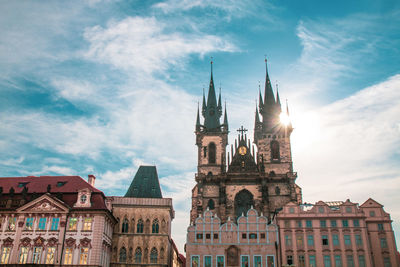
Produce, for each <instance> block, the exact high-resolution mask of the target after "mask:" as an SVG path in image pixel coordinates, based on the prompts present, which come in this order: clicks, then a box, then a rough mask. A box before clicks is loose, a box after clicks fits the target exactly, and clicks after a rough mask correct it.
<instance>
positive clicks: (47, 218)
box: [0, 175, 116, 267]
mask: <svg viewBox="0 0 400 267" xmlns="http://www.w3.org/2000/svg"><path fill="white" fill-rule="evenodd" d="M94 181H95V177H94V176H92V175H90V176H89V182H86V181H84V180H83V179H82V178H81V177H79V176H40V177H34V176H28V177H12V178H10V177H2V178H0V192H1V193H0V240H1V243H0V246H1V254H0V264H36V265H44V264H46V266H55V265H57V266H64V265H89V266H103V267H107V266H109V263H110V259H111V241H112V231H113V226H114V224H115V223H116V220H115V218H114V216H113V215H112V214H111V205H110V203H108V201H107V199H106V197H105V196H104V194H103V192H101V191H100V190H98V189H96V188H95V187H94Z"/></svg>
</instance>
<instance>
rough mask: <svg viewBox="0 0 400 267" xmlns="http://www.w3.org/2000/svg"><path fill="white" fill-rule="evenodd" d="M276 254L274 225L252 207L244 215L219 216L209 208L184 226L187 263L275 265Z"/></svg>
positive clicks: (218, 266)
mask: <svg viewBox="0 0 400 267" xmlns="http://www.w3.org/2000/svg"><path fill="white" fill-rule="evenodd" d="M277 256H278V227H277V226H276V225H275V224H268V218H266V217H264V216H263V215H262V214H261V216H259V215H258V213H257V211H256V210H255V209H253V208H251V209H249V210H248V212H247V216H244V215H243V216H241V217H239V218H238V221H237V224H236V223H235V222H234V221H232V220H231V219H230V218H229V219H228V221H227V222H226V223H224V224H222V225H221V220H220V219H219V218H218V217H217V215H216V214H213V212H212V211H210V210H207V211H205V212H204V215H203V217H198V218H197V219H196V221H195V225H190V226H189V228H188V234H187V241H186V259H187V266H188V267H199V266H204V267H211V266H216V267H224V266H243V267H245V266H257V267H258V266H260V267H261V266H267V267H275V266H277V265H276V262H277V260H278V259H277Z"/></svg>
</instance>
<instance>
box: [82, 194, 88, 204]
mask: <svg viewBox="0 0 400 267" xmlns="http://www.w3.org/2000/svg"><path fill="white" fill-rule="evenodd" d="M86 200H87V196H86V195H82V196H81V203H82V204H84V203H86Z"/></svg>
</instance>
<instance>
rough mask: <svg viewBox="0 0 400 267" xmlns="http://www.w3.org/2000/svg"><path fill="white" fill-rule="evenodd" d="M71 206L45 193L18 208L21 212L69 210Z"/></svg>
mask: <svg viewBox="0 0 400 267" xmlns="http://www.w3.org/2000/svg"><path fill="white" fill-rule="evenodd" d="M68 210H69V208H68V206H67V205H65V203H63V202H61V201H60V200H58V199H55V198H52V197H51V196H50V195H48V194H45V195H42V196H41V197H39V198H37V199H35V200H33V201H31V202H28V203H26V204H25V205H23V206H22V207H20V208H18V209H17V212H20V213H43V212H62V213H64V212H65V213H66V212H68Z"/></svg>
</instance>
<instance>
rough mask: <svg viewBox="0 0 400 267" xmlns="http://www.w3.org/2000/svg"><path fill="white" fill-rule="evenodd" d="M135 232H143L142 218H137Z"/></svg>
mask: <svg viewBox="0 0 400 267" xmlns="http://www.w3.org/2000/svg"><path fill="white" fill-rule="evenodd" d="M136 233H143V220H142V219H139V221H138V222H137V227H136Z"/></svg>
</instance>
